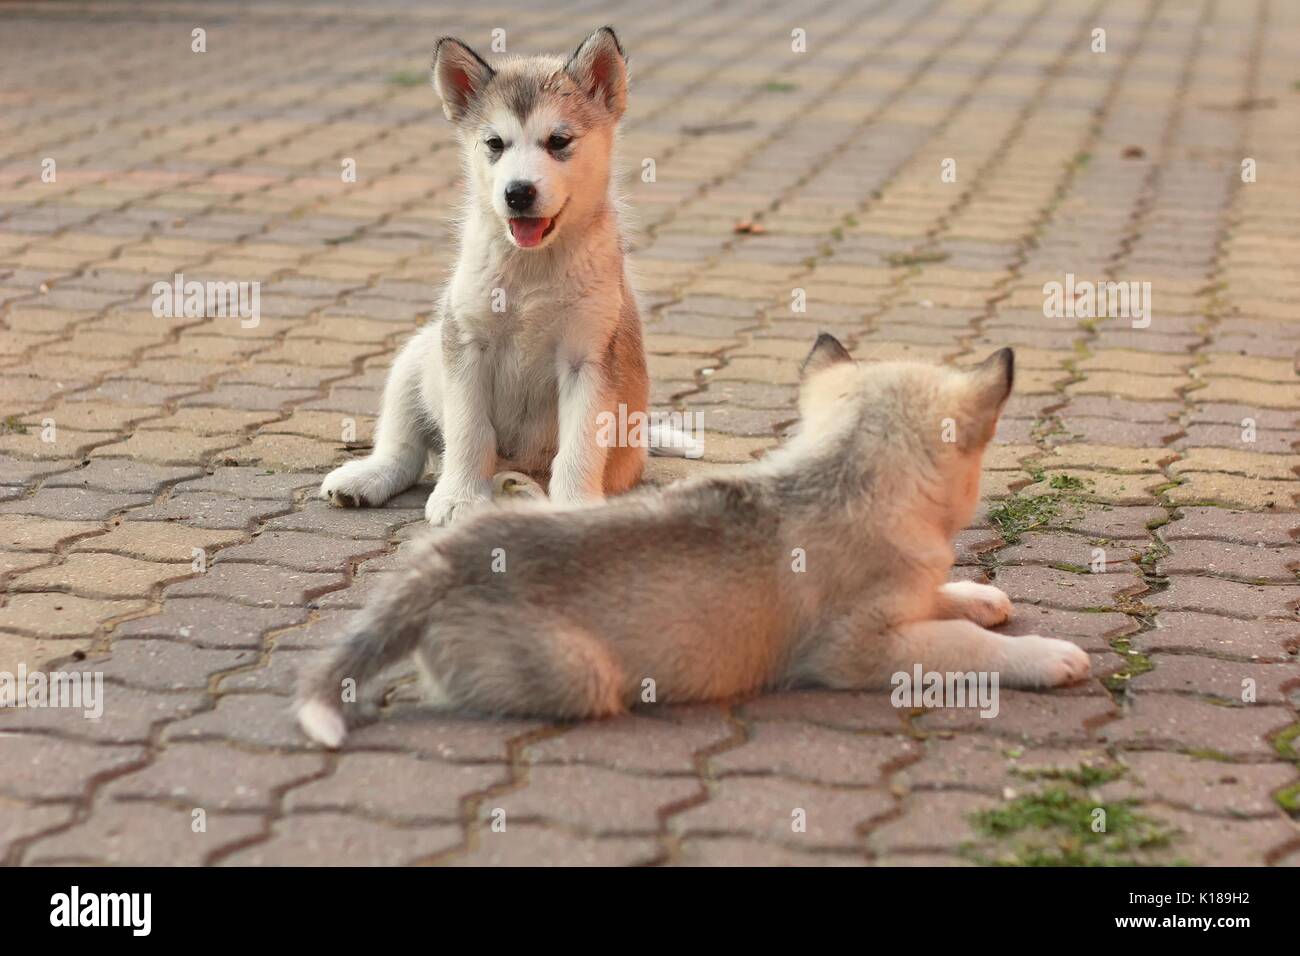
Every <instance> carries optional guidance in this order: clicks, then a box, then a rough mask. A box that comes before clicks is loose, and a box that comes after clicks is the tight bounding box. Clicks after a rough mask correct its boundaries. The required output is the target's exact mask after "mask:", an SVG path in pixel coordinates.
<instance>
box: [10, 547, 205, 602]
mask: <svg viewBox="0 0 1300 956" xmlns="http://www.w3.org/2000/svg"><path fill="white" fill-rule="evenodd" d="M193 573H194V570H193V568H192V567H191V566H190V565H189V564H159V563H156V562H153V561H137V560H136V559H135V558H126V557H122V556H121V555H117V554H87V553H77V554H70V555H68V556H67V557H66V558H65V559H64V560H63V561H62V563H60V564H56V565H51V566H48V567H42V568H34V569H33V570H31V571H25V572H23V573H22V574H21V575H19V576H17V577H16V578H14V579H13V580H12V581H11V586H12V587H13V588H15V589H16V590H21V591H43V590H61V591H65V592H68V593H72V594H77V595H80V596H82V597H90V598H145V597H148V596H149V594H150V593H151V592H152V591H153V590H154V589H155V588H157V587H159V586H160V585H162V584H163V583H165V582H167V581H175V580H179V579H181V578H184V577H187V576H189V575H191V574H193Z"/></svg>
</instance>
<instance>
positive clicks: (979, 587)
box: [934, 581, 1011, 627]
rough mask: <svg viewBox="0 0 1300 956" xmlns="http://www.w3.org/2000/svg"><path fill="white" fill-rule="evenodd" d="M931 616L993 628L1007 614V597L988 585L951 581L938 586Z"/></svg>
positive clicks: (1008, 608)
mask: <svg viewBox="0 0 1300 956" xmlns="http://www.w3.org/2000/svg"><path fill="white" fill-rule="evenodd" d="M934 616H935V617H937V618H940V619H948V618H964V619H965V620H967V621H974V622H975V623H976V624H978V625H980V627H997V626H998V625H999V624H1002V623H1005V622H1006V620H1007V619H1008V618H1010V617H1011V599H1010V598H1009V597H1007V596H1006V594H1004V593H1003V592H1002V591H1000V590H998V589H997V588H995V587H994V586H993V585H991V584H976V583H975V582H974V581H952V582H950V583H948V584H945V585H943V586H941V587H940V588H939V593H938V599H937V601H936V604H935V610H934Z"/></svg>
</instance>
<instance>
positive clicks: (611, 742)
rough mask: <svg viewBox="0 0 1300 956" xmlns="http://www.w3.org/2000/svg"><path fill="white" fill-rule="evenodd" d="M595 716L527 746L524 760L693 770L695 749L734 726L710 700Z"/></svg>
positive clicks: (722, 736)
mask: <svg viewBox="0 0 1300 956" xmlns="http://www.w3.org/2000/svg"><path fill="white" fill-rule="evenodd" d="M644 710H645V711H646V713H645V714H643V713H636V714H630V715H627V716H623V717H615V718H611V719H609V720H602V721H591V722H588V723H583V724H579V725H577V726H575V727H573V728H570V729H567V730H566V731H565V733H563V734H561V735H559V736H555V737H547V738H545V739H542V740H540V741H538V742H536V743H533V744H530V745H528V746H527V747H526V748H525V749H524V751H523V754H524V759H526V760H528V761H529V762H532V763H538V764H551V763H558V764H566V763H590V764H598V765H600V766H604V767H610V768H612V769H615V770H630V771H641V772H645V773H681V774H688V773H694V771H695V760H694V758H695V754H696V753H698V752H699V751H701V750H704V749H705V748H707V747H710V746H712V745H714V744H718V743H721V742H723V741H726V740H728V739H729V738H730V737H731V736H732V735H733V734H734V733H735V730H734V728H733V727H732V726H731V725H730V724H729V723H728V722H727V721H726V719H725V716H724V714H723V712H722V710H721V708H718V707H715V706H712V705H701V706H698V707H684V708H683V707H678V708H668V709H662V710H661V708H658V707H649V708H644Z"/></svg>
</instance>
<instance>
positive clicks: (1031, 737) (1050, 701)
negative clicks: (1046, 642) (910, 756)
mask: <svg viewBox="0 0 1300 956" xmlns="http://www.w3.org/2000/svg"><path fill="white" fill-rule="evenodd" d="M1081 686H1082V687H1083V689H1085V690H1086V691H1088V693H1087V694H1078V693H1076V694H1070V693H1067V692H1065V691H1062V690H1055V691H1043V692H1031V691H1023V690H1010V689H1007V688H1004V687H999V688H998V698H997V702H998V712H997V714H996V715H994V716H989V717H983V716H981V711H980V709H978V708H975V707H966V708H959V707H944V708H934V709H927V710H925V711H923V712H919V714H918V716H917V717H916V718H915V720H914V725H915V726H916V727H917V728H918V729H920V730H921V731H923V732H925V733H947V732H956V731H965V732H977V731H979V732H984V733H989V734H997V735H999V736H1003V737H1008V738H1012V739H1015V740H1021V741H1024V742H1027V743H1039V744H1051V745H1054V746H1055V745H1061V744H1066V743H1081V742H1084V741H1087V740H1089V739H1091V734H1090V732H1089V728H1090V727H1092V726H1095V725H1097V724H1100V723H1102V722H1104V721H1105V720H1106V719H1107V718H1109V717H1110V716H1112V715H1113V714H1114V713H1115V712H1116V708H1115V705H1114V704H1113V703H1112V702H1111V700H1110V698H1109V697H1108V696H1106V695H1105V694H1104V693H1103V692H1102V691H1101V689H1100V687H1098V686H1096V685H1095V684H1085V685H1081Z"/></svg>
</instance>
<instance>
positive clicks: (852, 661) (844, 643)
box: [797, 619, 1091, 690]
mask: <svg viewBox="0 0 1300 956" xmlns="http://www.w3.org/2000/svg"><path fill="white" fill-rule="evenodd" d="M858 626H859V625H858V622H857V621H854V620H852V619H849V620H846V621H844V622H843V623H842V624H841V625H840V627H839V628H838V629H837V631H836V632H835V633H833V634H832V635H831V637H832V639H831V641H829V642H828V644H827V646H825V647H824V648H820V649H819V652H818V653H816V654H815V655H814V656H813V657H812V659H811V660H810V661H809V663H808V666H806V667H805V669H804V671H803V673H801V674H799V675H797V676H800V677H808V678H811V679H812V680H813V681H814V682H816V683H819V684H824V685H825V686H827V687H832V688H836V689H840V690H856V689H864V688H872V687H886V686H888V685H889V684H890V683H891V682H892V681H893V679H894V677H895V675H897V674H900V673H904V674H911V673H913V672H914V670H915V668H916V667H917V666H920V667H921V669H922V670H923V671H926V672H938V673H940V674H948V673H969V672H971V671H974V672H976V673H979V672H984V673H992V672H996V673H997V674H998V675H999V679H1000V680H1001V682H1002V684H1003V685H1004V686H1006V687H1025V688H1039V687H1059V686H1061V685H1062V684H1071V683H1074V682H1075V681H1078V680H1082V679H1083V678H1085V677H1087V676H1088V670H1089V667H1090V664H1091V662H1090V660H1089V658H1088V655H1087V654H1086V653H1084V651H1083V650H1082V649H1080V648H1079V647H1078V646H1077V645H1075V644H1073V643H1071V642H1070V641H1062V640H1057V639H1056V638H1051V637H1040V636H1038V635H1037V634H1030V635H1026V636H1024V637H1007V636H1006V635H1005V634H996V633H994V632H993V631H986V630H985V629H984V628H982V627H980V626H979V625H978V624H976V623H974V622H973V621H966V620H946V621H916V622H913V623H911V624H903V625H900V626H898V627H896V628H893V629H891V630H888V631H886V632H884V633H877V634H871V633H870V630H869V629H868V630H867V631H866V632H861V631H859V630H858Z"/></svg>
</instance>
